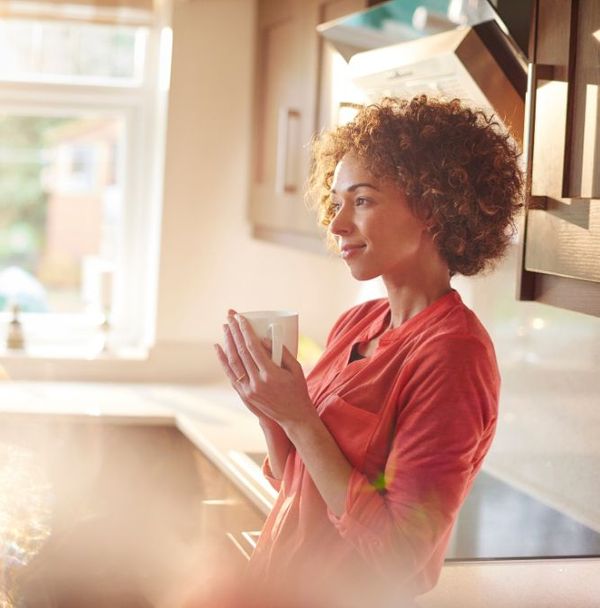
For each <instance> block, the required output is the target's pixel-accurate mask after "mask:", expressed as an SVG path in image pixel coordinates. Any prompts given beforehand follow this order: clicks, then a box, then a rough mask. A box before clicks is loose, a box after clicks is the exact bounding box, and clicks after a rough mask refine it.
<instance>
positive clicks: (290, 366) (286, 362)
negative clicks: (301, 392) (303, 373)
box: [281, 344, 302, 372]
mask: <svg viewBox="0 0 600 608" xmlns="http://www.w3.org/2000/svg"><path fill="white" fill-rule="evenodd" d="M282 351H283V353H282V357H281V367H283V369H287V370H289V371H291V372H292V371H295V370H297V369H298V368H301V367H302V366H301V365H300V362H299V361H298V359H296V357H294V355H292V353H291V352H290V351H289V350H288V349H287V348H286V346H285V344H284V345H283V348H282Z"/></svg>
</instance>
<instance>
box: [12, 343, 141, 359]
mask: <svg viewBox="0 0 600 608" xmlns="http://www.w3.org/2000/svg"><path fill="white" fill-rule="evenodd" d="M148 356H149V351H148V349H147V348H133V347H129V348H119V349H114V350H112V349H111V350H101V349H90V348H84V347H81V346H72V345H56V344H48V345H39V346H28V347H27V348H25V349H19V350H16V349H15V350H9V349H7V348H0V363H1V362H2V361H3V360H28V361H34V360H35V361H44V360H52V361H54V360H57V359H58V360H63V361H98V360H107V361H114V360H119V361H122V360H131V361H145V360H147V359H148Z"/></svg>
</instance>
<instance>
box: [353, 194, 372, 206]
mask: <svg viewBox="0 0 600 608" xmlns="http://www.w3.org/2000/svg"><path fill="white" fill-rule="evenodd" d="M368 202H369V199H367V198H365V197H364V196H359V197H358V198H357V199H356V200H355V201H354V203H355V205H356V206H357V207H362V206H363V205H366V204H367V203H368Z"/></svg>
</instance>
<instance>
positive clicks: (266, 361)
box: [235, 315, 273, 371]
mask: <svg viewBox="0 0 600 608" xmlns="http://www.w3.org/2000/svg"><path fill="white" fill-rule="evenodd" d="M235 318H236V320H237V322H238V325H239V328H240V330H241V332H242V336H243V338H244V341H245V343H246V346H247V347H248V350H249V351H250V354H251V355H252V358H253V359H254V361H255V362H256V365H257V366H258V367H259V369H260V370H261V371H266V370H268V369H269V366H273V362H272V361H271V356H270V354H269V353H268V352H267V349H266V348H265V347H264V346H263V344H262V341H261V340H260V338H259V337H258V336H257V335H256V333H255V331H254V329H252V325H250V323H249V322H248V320H247V319H246V318H245V317H243V316H242V315H236V317H235Z"/></svg>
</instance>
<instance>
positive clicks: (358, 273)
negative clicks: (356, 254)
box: [350, 267, 381, 281]
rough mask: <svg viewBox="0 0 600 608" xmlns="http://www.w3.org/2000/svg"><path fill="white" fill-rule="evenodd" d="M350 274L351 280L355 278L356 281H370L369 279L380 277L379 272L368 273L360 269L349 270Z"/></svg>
mask: <svg viewBox="0 0 600 608" xmlns="http://www.w3.org/2000/svg"><path fill="white" fill-rule="evenodd" d="M350 274H351V275H352V277H353V278H355V279H356V280H357V281H370V280H371V279H375V278H377V277H378V276H380V275H381V273H380V272H373V271H371V272H369V271H368V270H366V269H364V268H363V269H361V268H352V267H351V268H350Z"/></svg>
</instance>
